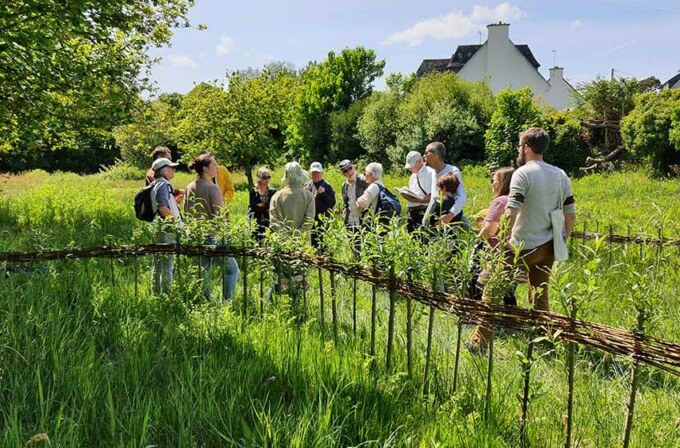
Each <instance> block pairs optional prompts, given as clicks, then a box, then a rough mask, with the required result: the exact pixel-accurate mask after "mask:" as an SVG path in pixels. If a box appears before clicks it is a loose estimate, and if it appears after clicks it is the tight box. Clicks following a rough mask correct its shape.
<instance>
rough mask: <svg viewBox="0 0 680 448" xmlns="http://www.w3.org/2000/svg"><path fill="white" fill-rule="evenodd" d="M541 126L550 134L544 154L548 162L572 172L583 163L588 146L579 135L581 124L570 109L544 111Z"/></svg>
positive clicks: (587, 152)
mask: <svg viewBox="0 0 680 448" xmlns="http://www.w3.org/2000/svg"><path fill="white" fill-rule="evenodd" d="M542 121H543V123H542V126H543V128H544V129H545V130H546V131H548V134H549V135H550V147H549V148H548V151H547V152H546V154H545V160H546V161H547V162H548V163H551V164H553V165H557V166H559V167H560V168H562V169H563V170H565V171H566V172H568V173H574V172H575V171H576V170H578V169H579V167H582V166H584V165H585V161H586V157H587V156H588V154H589V149H588V146H587V145H586V143H585V141H584V140H583V138H582V136H581V125H580V123H579V120H578V118H576V116H575V114H574V113H573V112H570V111H546V112H545V114H544V116H543V120H542Z"/></svg>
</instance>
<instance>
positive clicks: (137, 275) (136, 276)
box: [135, 257, 139, 300]
mask: <svg viewBox="0 0 680 448" xmlns="http://www.w3.org/2000/svg"><path fill="white" fill-rule="evenodd" d="M138 298H139V258H137V257H135V300H137V299H138Z"/></svg>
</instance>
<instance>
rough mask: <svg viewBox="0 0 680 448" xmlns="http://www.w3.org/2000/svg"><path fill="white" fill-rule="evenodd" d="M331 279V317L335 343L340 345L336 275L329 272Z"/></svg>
mask: <svg viewBox="0 0 680 448" xmlns="http://www.w3.org/2000/svg"><path fill="white" fill-rule="evenodd" d="M329 274H330V278H331V317H332V319H333V342H335V344H336V345H337V343H338V309H337V300H336V291H335V273H334V272H333V271H331V272H329Z"/></svg>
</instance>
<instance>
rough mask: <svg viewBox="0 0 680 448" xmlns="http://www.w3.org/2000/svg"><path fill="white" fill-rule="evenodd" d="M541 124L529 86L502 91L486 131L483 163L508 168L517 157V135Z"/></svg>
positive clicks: (539, 114)
mask: <svg viewBox="0 0 680 448" xmlns="http://www.w3.org/2000/svg"><path fill="white" fill-rule="evenodd" d="M540 125H541V111H540V109H539V108H538V107H537V106H536V105H535V104H534V102H533V93H532V92H531V88H530V87H525V88H523V89H519V90H514V91H511V90H509V89H506V90H503V91H501V92H500V93H499V94H498V96H497V97H496V110H495V111H494V113H493V115H492V116H491V123H490V124H489V129H487V131H486V162H487V164H488V165H489V166H490V167H491V168H498V167H501V166H511V165H513V163H514V160H515V158H516V157H517V145H518V134H519V133H520V132H521V131H524V130H525V129H527V128H529V127H532V126H540Z"/></svg>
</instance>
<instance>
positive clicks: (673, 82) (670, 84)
mask: <svg viewBox="0 0 680 448" xmlns="http://www.w3.org/2000/svg"><path fill="white" fill-rule="evenodd" d="M678 83H680V73H678V74H677V75H675V76H673V77H672V78H671V79H669V80H668V81H666V82H665V83H663V84H661V88H662V89H671V88H673V86H674V85H676V84H678Z"/></svg>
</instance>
